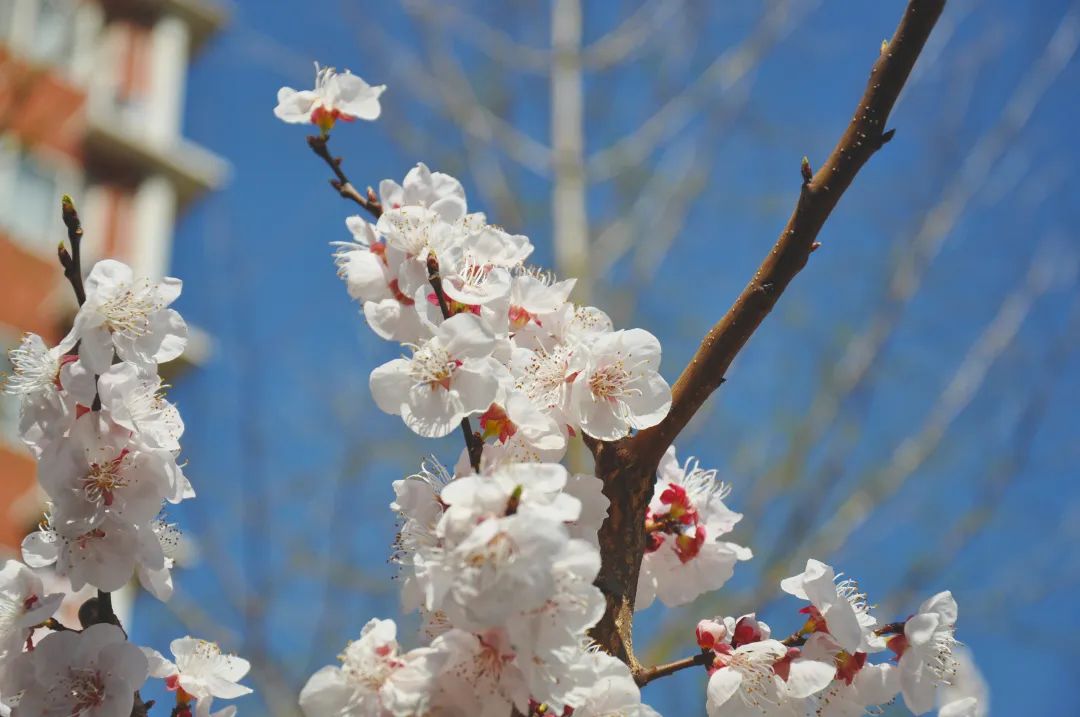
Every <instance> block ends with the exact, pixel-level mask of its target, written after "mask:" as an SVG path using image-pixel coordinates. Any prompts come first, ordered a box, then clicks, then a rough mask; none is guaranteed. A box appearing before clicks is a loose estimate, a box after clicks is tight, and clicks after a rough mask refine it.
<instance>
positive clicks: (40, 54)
mask: <svg viewBox="0 0 1080 717" xmlns="http://www.w3.org/2000/svg"><path fill="white" fill-rule="evenodd" d="M222 21H223V15H222V12H221V10H220V8H219V7H218V6H216V5H213V4H210V3H208V2H207V1H206V0H0V349H7V348H10V347H11V346H12V345H14V344H16V343H17V342H18V340H19V338H20V336H21V335H22V334H23V333H24V332H26V331H33V332H35V333H37V334H40V335H41V336H43V337H44V338H45V340H46V341H48V342H50V343H53V344H55V343H56V342H57V341H58V340H59V338H61V337H62V336H63V334H64V333H65V332H66V330H67V327H68V325H69V324H70V320H71V317H72V316H73V314H74V311H75V308H76V306H75V301H74V297H73V296H72V292H71V288H70V286H69V285H68V284H67V283H66V281H65V280H64V277H63V275H62V273H61V270H60V267H59V263H58V261H57V257H56V248H57V245H58V244H59V242H60V241H61V240H63V239H64V238H65V237H66V233H65V230H64V226H63V223H62V222H61V220H60V210H59V208H60V197H61V195H63V194H70V195H71V196H72V197H73V198H74V199H75V204H76V206H77V207H78V208H79V214H80V216H81V218H82V220H83V227H84V230H85V238H84V241H83V252H84V259H83V266H84V270H85V268H86V267H89V266H91V265H92V263H93V262H94V261H95V260H96V259H98V258H100V257H104V256H111V257H115V258H118V259H120V260H122V261H125V262H126V263H128V264H131V265H132V266H133V267H134V269H135V271H136V273H137V274H141V275H144V276H149V277H159V276H162V275H163V274H165V273H166V271H167V268H168V264H169V259H170V255H171V249H172V240H173V232H174V227H175V224H176V220H177V218H178V216H180V214H181V213H182V212H183V211H184V209H185V207H187V206H188V205H189V204H190V203H191V202H192V201H193V200H195V199H196V198H197V197H198V196H199V195H201V194H203V193H205V192H207V191H210V190H212V189H214V188H215V187H216V186H218V185H219V184H220V182H221V181H222V180H223V178H224V176H225V173H226V170H227V167H226V165H225V163H224V162H223V161H222V160H221V159H220V158H218V157H217V156H215V155H214V154H212V153H211V152H209V151H208V150H206V149H205V148H203V147H200V146H199V145H197V144H195V143H193V142H191V141H189V140H187V139H185V138H184V137H183V134H182V131H181V130H182V126H181V125H182V117H183V109H184V94H185V85H186V79H187V69H188V64H189V62H190V61H191V58H192V57H193V55H194V54H195V53H196V52H197V51H198V49H199V48H200V47H201V46H202V45H203V43H204V42H205V41H206V40H207V39H208V38H209V37H210V36H211V35H212V34H213V33H214V32H215V31H216V30H217V29H218V28H219V27H220V25H221V23H222ZM196 344H197V342H196ZM6 361H7V357H6V350H5V351H0V371H4V370H5V369H6V368H7V366H5V365H4V364H5V362H6ZM16 422H17V414H16V405H15V402H14V401H13V400H12V398H11V397H9V396H2V395H0V554H2V553H3V552H5V551H11V550H15V549H17V546H18V544H19V542H20V541H21V539H22V537H23V535H25V533H26V532H27V530H28V529H29V528H31V527H32V526H33V524H34V522H36V520H37V519H38V517H39V516H40V514H41V505H40V499H39V497H38V496H37V495H36V493H35V489H34V485H35V481H34V468H35V466H34V462H33V460H32V459H31V458H30V456H29V454H28V453H27V452H26V449H25V448H24V447H23V446H22V445H21V444H20V443H19V441H18V438H17V436H16V434H15V426H16Z"/></svg>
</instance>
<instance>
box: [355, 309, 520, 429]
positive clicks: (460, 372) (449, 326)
mask: <svg viewBox="0 0 1080 717" xmlns="http://www.w3.org/2000/svg"><path fill="white" fill-rule="evenodd" d="M494 347H495V339H494V337H493V336H492V334H491V333H490V331H489V330H488V329H487V327H485V326H484V324H483V323H482V322H481V321H480V320H479V319H477V318H476V317H475V316H472V315H471V314H460V315H458V316H454V317H451V318H450V319H447V320H446V322H445V323H443V324H442V325H441V326H440V327H439V328H438V330H437V331H436V333H435V335H434V336H432V337H431V338H430V339H428V340H427V341H424V342H423V343H421V344H420V345H419V346H416V347H415V348H414V350H413V355H412V356H411V357H409V358H400V359H394V360H393V361H390V362H389V363H385V364H383V365H382V366H379V367H378V368H376V369H375V370H374V371H372V373H371V382H370V384H371V393H372V396H373V397H374V399H375V403H376V404H378V406H379V408H381V409H382V410H383V411H386V412H387V413H390V414H394V415H400V416H401V417H402V418H403V419H404V421H405V425H407V426H408V427H409V428H411V429H412V430H413V431H415V432H416V433H418V434H420V435H421V436H426V437H429V438H437V437H440V436H445V435H447V434H448V433H450V432H451V431H453V430H455V429H456V428H457V427H458V425H459V423H460V422H461V419H462V418H464V417H465V416H468V415H470V414H472V413H476V412H479V411H483V410H485V409H487V407H488V406H490V405H491V402H492V401H493V400H494V399H495V395H496V392H497V391H498V388H499V378H498V377H499V375H500V373H502V371H503V370H504V369H503V367H502V365H501V364H499V363H498V362H497V361H496V360H495V359H493V358H492V357H491V352H492V351H493V350H494Z"/></svg>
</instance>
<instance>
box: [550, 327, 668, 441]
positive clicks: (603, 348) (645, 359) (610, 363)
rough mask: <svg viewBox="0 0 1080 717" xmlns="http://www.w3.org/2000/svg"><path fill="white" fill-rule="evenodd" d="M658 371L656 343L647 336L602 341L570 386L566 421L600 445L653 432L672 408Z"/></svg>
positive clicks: (637, 332)
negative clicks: (632, 431) (646, 430)
mask: <svg viewBox="0 0 1080 717" xmlns="http://www.w3.org/2000/svg"><path fill="white" fill-rule="evenodd" d="M659 368H660V342H659V341H657V340H656V337H655V336H653V335H652V334H650V333H649V332H648V331H645V330H643V329H629V330H625V331H615V332H612V333H610V334H605V335H603V336H601V337H600V338H598V339H597V340H596V342H595V343H594V344H593V345H592V347H591V350H590V352H589V359H588V363H587V364H586V367H585V368H584V369H583V370H582V371H581V372H580V373H579V374H578V375H577V377H576V378H575V379H574V382H573V384H572V386H571V389H570V400H569V412H570V415H571V416H572V417H573V418H574V419H575V420H576V422H577V424H578V425H580V426H581V430H582V431H584V432H585V433H587V434H588V435H590V436H592V437H593V438H599V439H601V440H605V441H614V440H618V439H619V438H622V437H623V436H625V435H626V434H627V433H629V431H630V429H640V428H649V427H650V426H655V425H656V424H657V423H659V422H660V421H662V420H663V418H664V416H666V415H667V412H668V409H669V408H670V407H671V389H670V388H669V387H668V384H667V382H666V381H665V380H664V379H663V377H662V376H660V374H659V373H658V372H657V371H658V369H659Z"/></svg>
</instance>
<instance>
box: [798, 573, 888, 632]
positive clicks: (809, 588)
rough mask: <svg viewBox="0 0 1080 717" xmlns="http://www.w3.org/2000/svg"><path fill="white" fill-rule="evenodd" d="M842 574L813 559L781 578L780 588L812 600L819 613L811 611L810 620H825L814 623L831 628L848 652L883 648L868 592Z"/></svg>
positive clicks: (815, 609) (823, 627)
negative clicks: (796, 570) (802, 568)
mask: <svg viewBox="0 0 1080 717" xmlns="http://www.w3.org/2000/svg"><path fill="white" fill-rule="evenodd" d="M839 578H840V576H839V575H837V574H836V573H835V571H834V570H833V568H832V567H831V566H829V565H826V564H825V563H823V562H821V561H819V560H814V559H810V560H807V561H806V569H805V570H804V571H803V572H802V573H800V574H799V575H793V576H792V577H790V578H785V579H784V580H782V581H781V582H780V588H781V589H782V590H783V591H784V592H786V593H788V594H789V595H794V596H795V597H797V598H799V599H801V600H808V601H810V604H811V605H812V606H813V609H814V611H816V615H815V614H814V613H813V612H811V618H810V622H814V621H815V619H816V618H817V617H820V618H821V620H823V621H824V625H816V624H815V626H814V627H815V629H821V630H824V631H826V632H828V633H829V634H830V635H832V636H833V637H834V638H836V641H837V642H838V643H839V644H840V647H842V648H843V649H844V650H846V651H847V652H849V653H854V652H856V651H859V650H862V651H863V652H868V651H871V650H878V649H882V648H883V647H884V643H883V641H882V640H880V639H879V638H877V637H876V636H875V635H874V633H873V628H874V626H875V625H877V620H876V619H875V618H874V617H873V616H872V615H871V614H870V611H869V610H870V609H869V605H868V604H867V601H866V595H865V594H863V593H861V592H860V591H859V586H858V584H857V583H856V582H855V581H854V580H852V579H850V578H848V579H845V580H839Z"/></svg>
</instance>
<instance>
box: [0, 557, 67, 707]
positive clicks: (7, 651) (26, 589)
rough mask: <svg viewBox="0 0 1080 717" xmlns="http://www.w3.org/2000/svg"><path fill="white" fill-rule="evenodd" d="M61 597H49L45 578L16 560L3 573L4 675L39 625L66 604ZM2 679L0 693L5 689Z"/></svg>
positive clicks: (0, 662)
mask: <svg viewBox="0 0 1080 717" xmlns="http://www.w3.org/2000/svg"><path fill="white" fill-rule="evenodd" d="M63 597H64V596H63V595H62V594H60V593H53V594H46V593H45V587H44V585H43V584H42V582H41V578H39V577H38V576H37V575H35V574H34V571H33V570H31V569H30V568H28V567H26V566H25V565H23V564H22V563H20V562H18V561H15V560H8V561H6V562H5V563H4V567H3V569H0V675H3V674H4V673H5V672H6V670H5V667H4V666H5V665H6V664H9V663H10V661H11V660H13V659H14V658H15V656H16V655H18V654H20V653H21V652H22V649H23V646H24V645H25V644H26V640H27V638H28V637H30V634H31V632H32V631H33V628H34V626H35V625H39V624H41V623H42V622H44V621H45V620H48V619H49V618H50V617H52V615H53V613H55V612H56V610H57V609H58V608H59V607H60V601H61V600H63ZM5 682H6V680H5V678H4V677H2V676H0V690H2V689H4V688H5Z"/></svg>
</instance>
